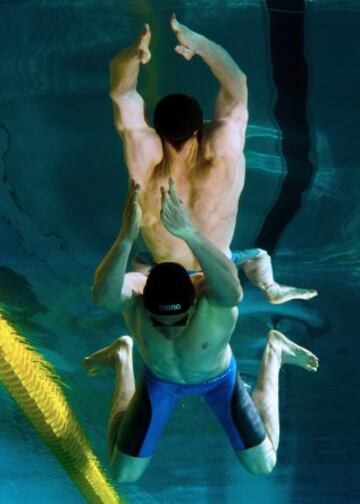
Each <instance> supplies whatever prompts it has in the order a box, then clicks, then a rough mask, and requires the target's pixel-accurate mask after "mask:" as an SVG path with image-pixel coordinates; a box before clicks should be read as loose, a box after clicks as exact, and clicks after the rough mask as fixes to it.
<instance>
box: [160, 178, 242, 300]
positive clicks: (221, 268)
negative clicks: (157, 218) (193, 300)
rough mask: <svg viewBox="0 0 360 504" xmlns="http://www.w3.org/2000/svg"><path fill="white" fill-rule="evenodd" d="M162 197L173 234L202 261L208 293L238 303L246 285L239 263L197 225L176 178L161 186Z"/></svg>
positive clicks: (164, 214)
mask: <svg viewBox="0 0 360 504" xmlns="http://www.w3.org/2000/svg"><path fill="white" fill-rule="evenodd" d="M161 197H162V201H161V220H162V223H163V224H164V226H165V228H166V229H167V230H168V231H169V232H170V233H171V234H173V235H174V236H177V237H178V238H181V239H182V240H184V241H185V242H186V243H187V244H188V246H189V247H190V249H191V251H192V252H193V254H194V256H195V257H196V259H197V260H198V261H199V264H200V266H201V268H202V270H203V272H204V275H205V278H206V280H207V286H208V297H209V298H211V299H213V300H214V301H216V302H217V303H219V304H221V305H223V306H229V307H231V306H236V305H237V304H238V303H239V302H240V301H241V299H242V288H241V284H240V281H239V277H238V273H237V269H236V267H235V265H234V264H233V263H232V261H230V260H229V259H228V258H227V257H226V255H225V254H223V253H222V252H221V251H220V250H219V249H218V248H216V247H215V246H214V245H213V244H212V243H211V242H209V240H207V238H205V236H203V235H202V234H201V233H200V231H199V230H198V229H196V227H195V226H194V224H193V223H192V221H191V217H190V214H189V212H188V210H187V208H186V207H185V205H184V204H183V202H182V201H181V200H180V199H179V198H178V196H177V194H176V191H175V185H174V180H173V179H172V178H170V179H169V190H168V191H166V190H165V188H164V187H161Z"/></svg>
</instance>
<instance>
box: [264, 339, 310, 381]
mask: <svg viewBox="0 0 360 504" xmlns="http://www.w3.org/2000/svg"><path fill="white" fill-rule="evenodd" d="M268 345H269V346H270V348H271V349H272V350H273V351H275V352H277V353H278V355H279V358H280V359H281V365H283V364H293V365H295V366H300V367H302V368H303V369H306V370H307V371H313V372H315V371H317V369H318V366H319V359H318V358H317V357H316V355H314V354H313V353H311V352H310V351H309V350H307V349H306V348H303V347H301V346H299V345H297V344H296V343H294V342H293V341H291V340H289V339H288V338H286V336H284V335H283V334H282V333H281V332H279V331H275V330H271V331H269V333H268Z"/></svg>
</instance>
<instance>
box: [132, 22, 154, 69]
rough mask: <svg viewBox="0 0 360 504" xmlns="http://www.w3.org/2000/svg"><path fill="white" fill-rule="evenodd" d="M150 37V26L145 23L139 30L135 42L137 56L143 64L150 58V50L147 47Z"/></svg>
mask: <svg viewBox="0 0 360 504" xmlns="http://www.w3.org/2000/svg"><path fill="white" fill-rule="evenodd" d="M150 39H151V31H150V26H149V25H148V24H147V23H146V24H145V25H144V28H143V29H142V31H141V32H140V35H139V38H138V40H137V43H136V44H137V50H138V57H139V60H140V61H141V63H142V64H143V65H146V63H149V61H150V59H151V52H150V49H149V44H150Z"/></svg>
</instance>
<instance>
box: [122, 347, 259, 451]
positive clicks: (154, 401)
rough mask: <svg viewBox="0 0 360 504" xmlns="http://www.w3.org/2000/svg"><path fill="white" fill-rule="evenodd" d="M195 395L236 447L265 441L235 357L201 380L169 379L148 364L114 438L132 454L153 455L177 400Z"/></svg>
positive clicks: (243, 448) (242, 447)
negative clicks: (213, 415)
mask: <svg viewBox="0 0 360 504" xmlns="http://www.w3.org/2000/svg"><path fill="white" fill-rule="evenodd" d="M192 395H196V396H201V397H203V398H204V399H205V401H206V403H207V404H208V405H209V407H210V408H211V409H212V411H213V412H214V414H215V415H216V417H217V418H218V420H219V421H220V423H221V424H222V426H223V428H224V430H225V432H226V434H227V436H228V438H229V441H230V443H231V445H232V447H233V448H234V450H237V451H238V450H245V449H248V448H252V447H254V446H257V445H258V444H260V443H261V442H262V441H264V439H265V437H266V433H265V429H264V426H263V423H262V420H261V418H260V415H259V413H258V411H257V409H256V407H255V404H254V403H253V401H252V399H251V397H250V395H249V393H248V392H247V390H246V388H245V386H244V384H243V382H242V380H241V377H240V375H239V373H238V372H237V368H236V361H235V359H234V357H232V359H231V362H230V365H229V367H228V369H227V370H226V371H224V373H222V374H221V375H220V376H218V377H216V378H213V379H211V380H208V381H205V382H203V383H199V384H185V385H184V384H180V383H175V382H171V381H166V380H163V379H161V378H158V377H157V376H155V375H154V374H153V373H152V372H151V371H150V369H148V368H147V367H146V366H145V367H144V372H143V375H142V377H141V381H140V383H139V384H138V386H137V388H136V392H135V394H134V397H133V398H132V400H131V402H130V404H129V407H128V409H127V411H126V414H125V416H124V417H123V419H122V421H121V424H120V428H119V430H118V432H117V435H116V440H114V441H115V442H116V444H117V447H118V449H119V450H120V451H121V452H122V453H125V454H127V455H131V456H133V457H150V456H151V455H152V454H153V453H154V450H155V448H156V445H157V443H158V441H159V439H160V436H161V433H162V431H163V429H164V427H165V425H166V424H167V422H168V419H169V417H170V415H171V413H172V412H173V410H174V409H175V406H176V404H177V402H178V400H179V399H181V398H182V397H184V396H192Z"/></svg>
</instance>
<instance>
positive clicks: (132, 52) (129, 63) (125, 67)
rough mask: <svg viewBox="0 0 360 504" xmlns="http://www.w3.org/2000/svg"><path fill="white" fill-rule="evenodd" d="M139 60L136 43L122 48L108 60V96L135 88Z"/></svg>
mask: <svg viewBox="0 0 360 504" xmlns="http://www.w3.org/2000/svg"><path fill="white" fill-rule="evenodd" d="M139 70H140V60H139V57H138V47H137V45H136V44H134V45H132V46H130V47H128V48H127V49H124V50H123V51H121V52H120V53H119V54H117V55H116V56H115V57H114V58H113V59H112V60H111V61H110V96H121V95H123V94H126V93H127V92H129V91H134V90H136V86H137V81H138V77H139Z"/></svg>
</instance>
